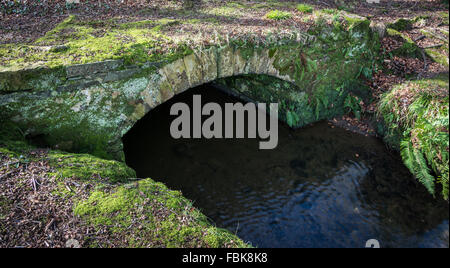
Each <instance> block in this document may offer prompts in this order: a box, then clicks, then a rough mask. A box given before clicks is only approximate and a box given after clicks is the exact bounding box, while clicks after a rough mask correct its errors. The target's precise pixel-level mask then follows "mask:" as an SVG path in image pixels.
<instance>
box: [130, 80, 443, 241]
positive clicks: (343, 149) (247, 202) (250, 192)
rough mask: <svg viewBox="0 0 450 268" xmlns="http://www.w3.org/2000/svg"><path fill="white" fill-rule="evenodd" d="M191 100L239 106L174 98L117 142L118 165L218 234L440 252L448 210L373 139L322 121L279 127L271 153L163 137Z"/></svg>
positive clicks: (236, 143)
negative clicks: (175, 108)
mask: <svg viewBox="0 0 450 268" xmlns="http://www.w3.org/2000/svg"><path fill="white" fill-rule="evenodd" d="M193 94H200V95H202V103H203V104H204V103H206V102H216V103H219V104H221V105H224V103H226V102H233V103H235V102H239V101H240V100H238V99H236V98H234V97H231V96H229V95H227V94H225V93H223V92H221V91H218V90H216V89H214V88H213V87H212V86H210V85H205V86H201V87H197V88H194V89H191V90H189V91H186V92H184V93H182V94H180V95H177V96H175V97H174V98H172V99H171V100H169V101H168V102H166V103H164V104H162V105H160V106H158V107H157V108H155V109H154V110H152V111H151V112H150V113H148V114H147V115H146V116H145V117H144V118H143V119H141V120H140V121H139V122H138V123H136V125H135V126H134V127H133V128H132V129H131V130H130V131H129V132H128V133H127V134H126V135H125V136H124V138H123V142H124V150H125V155H126V161H127V164H128V165H129V166H131V167H132V168H133V169H135V170H136V172H137V175H138V177H142V178H145V177H150V178H152V179H154V180H156V181H162V182H164V183H165V184H166V185H167V186H168V187H170V188H172V189H177V190H181V191H182V193H183V195H184V196H186V197H187V198H189V199H191V200H193V201H194V205H195V206H196V207H197V208H199V209H200V210H202V212H203V213H204V214H205V215H207V216H208V217H209V218H210V219H211V221H212V222H213V223H214V224H216V225H217V226H218V227H222V228H226V229H228V230H230V231H231V232H233V233H236V234H237V235H238V236H239V237H240V238H242V239H243V240H245V241H247V242H250V243H251V244H252V245H254V246H258V247H364V246H365V243H366V241H367V240H368V239H377V240H378V241H379V242H380V244H381V247H448V246H449V207H448V203H447V202H443V201H442V202H441V201H437V200H435V199H434V198H433V197H432V196H431V195H430V194H428V193H427V192H426V190H425V189H424V187H423V186H421V185H420V184H419V183H417V182H416V180H415V179H414V178H413V177H412V176H411V174H410V173H409V171H408V170H407V169H406V168H405V167H404V165H403V164H402V162H401V159H400V158H399V156H398V154H397V153H394V152H391V151H389V150H388V149H387V148H386V146H385V145H384V144H383V142H382V141H380V140H378V139H376V138H373V137H366V136H363V135H359V134H354V133H351V132H348V131H346V130H344V129H340V128H336V127H334V128H333V127H332V126H331V125H329V124H328V123H327V122H319V123H316V124H314V125H311V126H308V127H305V128H301V129H298V130H292V129H290V128H288V127H287V126H285V125H284V124H282V123H281V122H280V124H279V142H278V147H277V148H276V149H274V150H259V149H258V143H259V140H257V139H210V140H208V139H178V140H176V139H173V138H172V137H171V136H170V133H169V127H170V124H171V122H172V120H173V119H175V118H176V116H171V115H170V113H169V111H170V107H171V105H172V104H173V103H175V102H184V103H187V104H188V105H190V106H191V105H192V95H193ZM191 107H192V106H191ZM191 110H192V108H191Z"/></svg>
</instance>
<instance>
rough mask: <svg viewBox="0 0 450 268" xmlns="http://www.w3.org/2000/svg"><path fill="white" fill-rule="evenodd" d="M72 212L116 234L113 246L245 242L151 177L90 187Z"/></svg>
mask: <svg viewBox="0 0 450 268" xmlns="http://www.w3.org/2000/svg"><path fill="white" fill-rule="evenodd" d="M74 212H75V214H76V215H79V216H81V217H82V218H84V219H85V220H86V221H87V222H88V223H90V224H93V225H94V226H96V227H97V228H104V227H105V226H106V227H107V228H108V230H110V232H111V233H112V236H113V237H114V236H117V237H120V238H121V239H120V240H118V242H119V243H120V244H119V245H117V246H125V247H149V246H152V247H246V246H247V245H246V244H245V243H244V242H242V240H240V239H239V238H237V237H235V236H234V235H232V234H231V233H229V232H228V231H225V230H222V229H218V228H215V227H212V226H211V225H210V223H208V221H207V219H206V217H205V216H204V215H203V214H201V213H200V212H199V211H198V210H197V209H195V208H194V207H192V203H191V202H190V201H188V200H187V199H185V198H184V197H183V196H182V195H181V193H180V192H177V191H171V190H169V189H167V187H165V186H164V185H163V184H161V183H156V182H154V181H152V180H151V179H145V180H141V181H138V182H135V183H130V184H125V185H123V186H119V187H117V188H112V189H102V190H97V191H94V192H93V193H92V194H91V195H90V197H89V198H88V199H87V200H84V201H81V202H79V203H78V204H77V205H76V206H75V208H74ZM93 246H97V245H95V244H93Z"/></svg>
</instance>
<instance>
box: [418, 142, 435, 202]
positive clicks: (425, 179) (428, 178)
mask: <svg viewBox="0 0 450 268" xmlns="http://www.w3.org/2000/svg"><path fill="white" fill-rule="evenodd" d="M414 155H415V157H416V162H417V164H418V166H417V168H416V170H415V175H416V177H417V179H418V180H419V181H420V182H421V183H422V184H423V185H424V186H425V188H427V190H428V192H430V193H431V194H432V195H434V177H433V176H432V175H431V174H430V168H429V167H428V164H427V160H426V159H425V157H423V154H422V153H421V152H420V151H419V150H416V149H414Z"/></svg>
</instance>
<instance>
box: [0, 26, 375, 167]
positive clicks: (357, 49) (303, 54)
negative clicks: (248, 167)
mask: <svg viewBox="0 0 450 268" xmlns="http://www.w3.org/2000/svg"><path fill="white" fill-rule="evenodd" d="M309 34H310V36H313V38H311V40H310V41H311V42H309V43H305V42H301V41H300V40H298V39H297V40H296V39H290V40H285V41H277V42H276V43H272V44H267V45H266V46H264V47H254V46H252V45H238V44H232V43H231V44H228V45H224V46H220V47H210V48H205V49H202V50H198V51H195V52H194V53H192V54H190V55H187V56H184V57H182V58H179V59H177V60H175V61H173V62H170V63H151V64H147V65H144V66H139V67H138V66H131V67H130V66H124V64H123V62H121V61H107V62H101V63H92V64H86V65H76V66H69V67H63V68H59V69H56V70H55V71H54V72H51V71H49V70H32V71H30V70H27V71H26V72H28V73H30V72H31V73H34V74H39V73H41V74H42V75H41V77H38V76H36V77H34V76H33V79H23V78H24V77H23V76H24V74H23V72H24V71H22V72H16V73H11V72H9V73H2V74H0V78H1V77H3V79H0V80H1V81H6V82H4V83H3V85H2V86H3V88H1V87H0V93H1V95H0V118H8V119H11V120H12V121H13V122H15V123H16V125H17V126H18V127H19V128H20V129H21V130H22V131H23V133H24V134H25V135H27V134H30V135H36V134H43V135H44V136H45V138H46V141H47V143H48V144H50V145H52V146H55V147H57V148H59V149H62V150H68V151H77V152H88V153H92V154H94V155H97V156H101V157H104V158H116V159H123V152H122V143H121V137H122V136H123V135H124V134H125V133H126V132H127V131H128V130H129V129H130V128H131V127H132V126H133V125H134V123H135V122H136V121H137V120H139V119H140V118H142V117H143V116H144V115H145V114H146V113H147V112H148V111H150V110H151V109H152V108H154V107H156V106H157V105H159V104H161V103H163V102H165V101H166V100H168V99H170V98H171V97H173V96H174V95H175V94H178V93H181V92H183V91H185V90H187V89H189V88H192V87H195V86H197V85H201V84H204V83H208V82H211V81H214V80H216V79H220V78H225V77H231V76H238V75H246V74H264V75H269V76H273V77H277V78H279V79H282V80H284V81H288V82H289V83H292V84H293V85H295V86H296V87H294V88H293V90H294V91H301V95H302V96H306V97H307V98H306V99H305V101H311V97H312V96H315V97H316V98H317V99H320V98H321V96H322V95H323V96H322V98H323V99H325V97H330V96H332V95H336V93H335V91H336V90H335V89H336V87H338V86H340V85H341V84H342V83H343V82H344V81H349V80H352V79H355V78H356V77H357V76H358V73H360V72H361V68H364V66H367V65H368V64H370V59H369V57H368V56H367V55H368V53H367V51H370V50H371V48H372V47H373V46H374V45H375V44H376V38H374V36H373V35H372V32H371V30H370V28H369V23H368V21H366V20H363V21H361V23H359V24H357V25H355V26H354V27H353V28H352V29H351V30H349V31H343V30H342V29H336V28H333V27H322V28H320V29H315V30H312V31H310V33H309ZM5 77H7V78H8V77H11V79H5ZM13 79H15V80H17V79H19V80H20V79H23V81H25V82H24V83H17V81H16V82H14V81H13ZM11 85H15V86H14V87H13V86H11ZM297 93H298V92H297ZM324 96H325V97H324ZM334 99H335V98H334V97H331V99H330V101H323V100H322V102H323V103H322V104H321V105H323V106H324V108H326V109H335V108H336V107H339V104H338V103H336V104H335V105H334V106H333V101H335V100H334ZM256 100H257V101H261V102H273V101H274V100H273V98H272V97H271V96H264V95H260V96H259V99H256ZM319 103H320V101H319Z"/></svg>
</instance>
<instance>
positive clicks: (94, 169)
mask: <svg viewBox="0 0 450 268" xmlns="http://www.w3.org/2000/svg"><path fill="white" fill-rule="evenodd" d="M48 159H49V164H50V166H52V167H53V168H54V169H55V174H52V175H56V176H58V177H63V178H77V179H80V180H92V179H97V180H103V181H108V182H112V183H117V182H126V181H129V179H130V178H135V177H136V173H135V172H134V170H132V169H131V168H129V167H127V166H126V165H125V164H124V163H121V162H118V161H114V160H104V159H100V158H97V157H94V156H92V155H88V154H68V153H63V152H56V151H51V152H49V154H48Z"/></svg>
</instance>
